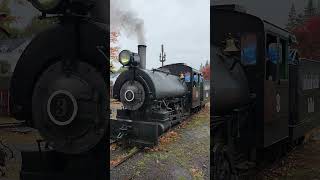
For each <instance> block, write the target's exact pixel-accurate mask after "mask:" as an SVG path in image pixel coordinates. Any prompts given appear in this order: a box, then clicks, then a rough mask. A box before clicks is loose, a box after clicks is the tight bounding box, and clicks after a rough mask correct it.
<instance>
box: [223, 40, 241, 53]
mask: <svg viewBox="0 0 320 180" xmlns="http://www.w3.org/2000/svg"><path fill="white" fill-rule="evenodd" d="M224 51H225V52H237V51H240V50H239V49H238V48H237V47H236V45H235V40H234V39H233V38H230V39H227V40H226V48H225V49H224Z"/></svg>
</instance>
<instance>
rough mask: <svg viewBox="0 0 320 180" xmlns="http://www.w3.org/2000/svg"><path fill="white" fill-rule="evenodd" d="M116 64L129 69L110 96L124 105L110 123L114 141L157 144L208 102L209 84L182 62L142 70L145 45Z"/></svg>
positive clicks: (117, 82)
mask: <svg viewBox="0 0 320 180" xmlns="http://www.w3.org/2000/svg"><path fill="white" fill-rule="evenodd" d="M119 61H120V62H121V63H122V65H124V66H127V67H128V70H127V71H125V72H123V73H122V74H121V75H119V77H118V78H117V80H116V82H115V84H114V88H113V97H114V98H115V99H117V100H119V101H121V103H122V105H123V106H124V109H119V110H117V118H116V120H111V128H112V130H111V137H112V138H114V139H119V138H125V139H127V140H129V141H130V142H134V143H136V144H139V145H143V146H153V145H156V144H157V143H158V137H159V136H160V135H162V134H163V133H164V132H165V131H167V130H168V129H169V128H171V127H172V126H174V125H176V124H178V123H179V122H181V121H182V120H184V119H185V118H186V117H187V116H189V115H190V114H191V113H193V112H196V111H199V110H200V109H201V108H202V107H203V106H204V105H205V103H206V102H207V101H208V99H209V85H208V84H206V85H204V83H205V82H204V80H203V77H202V74H201V73H200V72H199V71H197V70H195V69H193V68H191V67H189V66H187V65H185V64H183V63H180V64H171V65H166V66H163V67H161V68H158V69H153V70H147V69H145V65H146V46H144V45H139V46H138V54H136V53H131V52H129V51H127V50H124V51H122V52H121V53H120V55H119ZM204 86H205V87H204Z"/></svg>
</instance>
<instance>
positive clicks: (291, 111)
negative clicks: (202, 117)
mask: <svg viewBox="0 0 320 180" xmlns="http://www.w3.org/2000/svg"><path fill="white" fill-rule="evenodd" d="M211 27H212V30H213V31H212V32H213V34H212V36H211V59H212V62H211V63H212V66H211V67H212V68H213V69H212V71H213V72H214V73H213V74H212V77H211V79H212V81H211V85H212V87H213V91H212V93H213V94H212V95H211V96H212V97H213V98H212V103H211V104H212V106H211V107H212V109H211V113H212V114H213V116H212V117H211V125H212V128H211V129H212V132H211V135H212V136H213V139H212V140H213V143H212V147H211V148H212V153H213V154H212V156H211V157H212V162H213V167H212V168H213V169H212V171H211V172H213V173H212V174H213V176H214V179H216V180H220V179H236V177H237V176H242V175H243V174H248V172H249V170H252V168H253V167H257V165H261V164H262V162H266V160H267V159H270V158H275V157H281V156H282V155H283V153H285V152H287V148H288V147H291V146H292V145H297V144H299V143H300V142H301V140H303V138H304V136H305V134H306V133H307V132H309V131H310V130H311V129H313V128H314V127H316V126H319V124H320V81H319V80H320V61H314V60H308V59H300V58H299V55H298V53H297V51H296V50H294V49H292V46H293V45H294V44H295V43H296V41H295V37H294V36H292V35H291V34H290V33H289V32H288V31H286V30H284V29H282V28H280V27H277V26H275V25H274V24H271V23H269V22H267V21H264V20H262V19H260V18H258V17H256V16H253V15H250V14H247V13H246V11H245V10H244V9H243V8H241V7H238V6H235V5H219V6H211Z"/></svg>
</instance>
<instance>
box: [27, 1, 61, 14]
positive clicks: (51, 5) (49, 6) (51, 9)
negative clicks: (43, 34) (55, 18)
mask: <svg viewBox="0 0 320 180" xmlns="http://www.w3.org/2000/svg"><path fill="white" fill-rule="evenodd" d="M29 1H30V2H31V3H32V5H33V6H34V7H35V8H37V9H38V10H39V11H41V12H44V13H55V12H56V11H57V10H58V8H59V7H60V5H61V3H62V1H63V0H29Z"/></svg>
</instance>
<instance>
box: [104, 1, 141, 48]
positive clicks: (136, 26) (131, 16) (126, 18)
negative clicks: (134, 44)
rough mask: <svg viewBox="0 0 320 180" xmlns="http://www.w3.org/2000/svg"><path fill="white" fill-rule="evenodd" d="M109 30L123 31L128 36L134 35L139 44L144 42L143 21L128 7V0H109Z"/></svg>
mask: <svg viewBox="0 0 320 180" xmlns="http://www.w3.org/2000/svg"><path fill="white" fill-rule="evenodd" d="M110 7H111V8H110V11H111V13H110V23H111V31H121V32H124V33H125V35H126V36H127V37H128V38H133V36H135V37H136V38H137V40H138V43H139V44H145V43H146V39H145V29H144V21H143V20H142V19H141V18H139V17H138V15H137V13H135V12H134V11H133V10H132V9H131V7H130V0H121V1H119V0H111V2H110Z"/></svg>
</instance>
